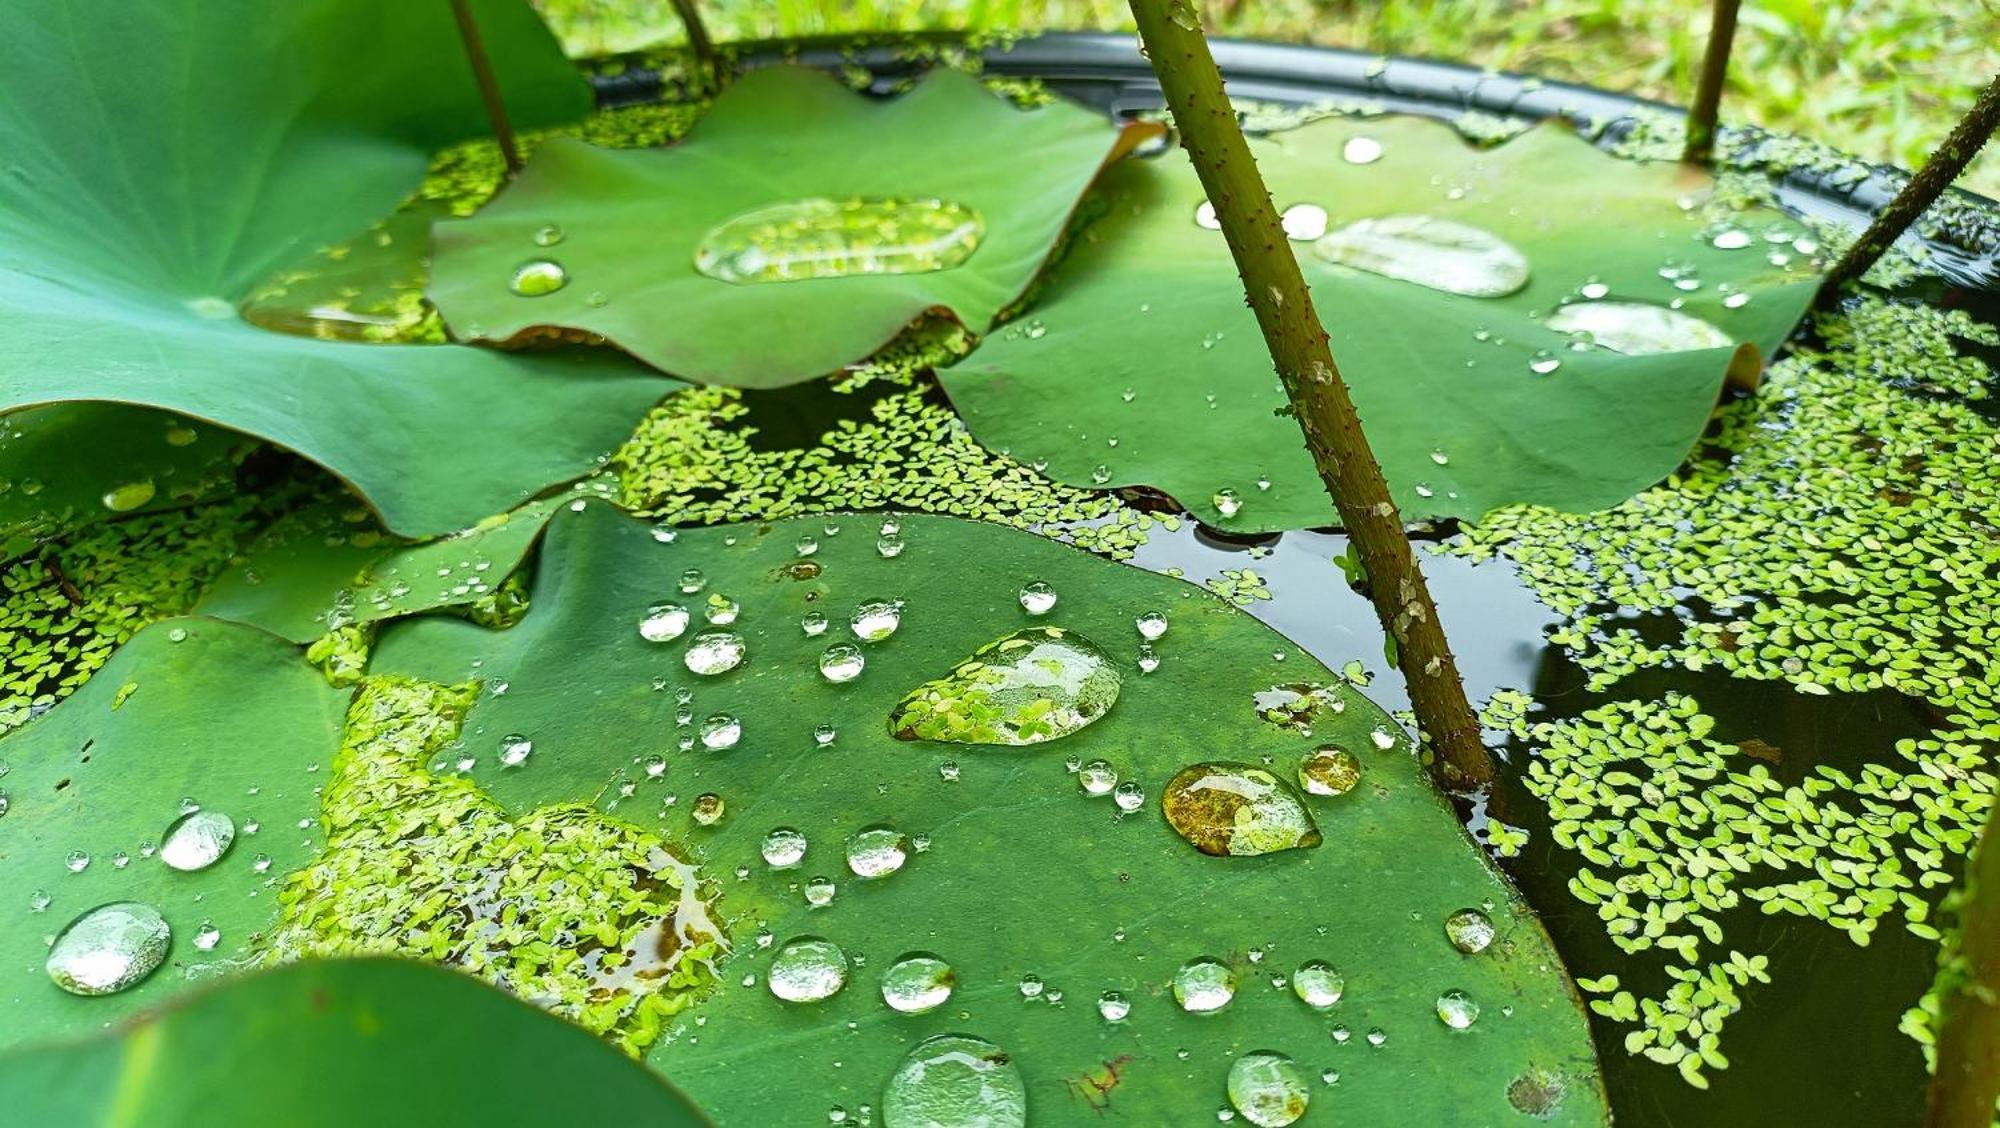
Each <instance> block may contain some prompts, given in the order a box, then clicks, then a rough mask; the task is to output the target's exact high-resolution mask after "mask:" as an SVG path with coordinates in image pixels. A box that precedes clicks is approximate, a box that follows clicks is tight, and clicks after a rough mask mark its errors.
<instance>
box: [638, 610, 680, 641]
mask: <svg viewBox="0 0 2000 1128" xmlns="http://www.w3.org/2000/svg"><path fill="white" fill-rule="evenodd" d="M687 626H688V609H687V608H685V607H682V606H681V605H680V604H678V603H655V604H653V605H652V606H651V607H648V608H646V617H645V618H643V619H641V620H639V637H640V638H643V639H645V640H646V641H647V642H672V641H673V640H675V639H677V638H679V637H681V635H682V633H683V632H685V631H686V630H687Z"/></svg>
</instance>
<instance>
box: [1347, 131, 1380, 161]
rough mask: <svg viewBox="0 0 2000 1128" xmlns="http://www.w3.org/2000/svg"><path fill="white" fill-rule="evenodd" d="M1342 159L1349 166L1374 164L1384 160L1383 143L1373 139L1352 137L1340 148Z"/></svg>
mask: <svg viewBox="0 0 2000 1128" xmlns="http://www.w3.org/2000/svg"><path fill="white" fill-rule="evenodd" d="M1340 157H1341V159H1342V160H1344V161H1346V162H1347V163H1348V164H1374V163H1375V162H1376V161H1379V160H1381V159H1382V143H1381V142H1380V141H1377V140H1375V139H1374V138H1373V137H1350V138H1348V139H1347V144H1345V145H1342V146H1341V147H1340Z"/></svg>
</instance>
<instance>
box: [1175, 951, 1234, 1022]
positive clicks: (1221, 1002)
mask: <svg viewBox="0 0 2000 1128" xmlns="http://www.w3.org/2000/svg"><path fill="white" fill-rule="evenodd" d="M1173 986H1174V1002H1176V1003H1179V1004H1180V1007H1181V1009H1182V1010H1184V1011H1187V1012H1188V1013H1189V1014H1212V1013H1214V1012H1216V1011H1219V1010H1221V1009H1222V1008H1223V1007H1226V1006H1228V1005H1229V1000H1231V999H1234V998H1235V997H1236V973H1235V972H1234V971H1231V970H1230V968H1229V965H1228V964H1225V963H1223V962H1222V961H1221V960H1218V959H1213V958H1211V957H1208V956H1197V957H1195V958H1194V959H1191V960H1189V961H1188V962H1186V963H1184V964H1182V965H1181V966H1180V969H1179V970H1177V971H1175V972H1174V984H1173Z"/></svg>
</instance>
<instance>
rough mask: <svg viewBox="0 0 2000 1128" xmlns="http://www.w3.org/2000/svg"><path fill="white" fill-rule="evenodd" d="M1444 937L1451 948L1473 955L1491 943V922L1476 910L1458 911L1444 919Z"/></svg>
mask: <svg viewBox="0 0 2000 1128" xmlns="http://www.w3.org/2000/svg"><path fill="white" fill-rule="evenodd" d="M1444 935H1445V938H1446V939H1447V940H1450V941H1451V946H1452V947H1454V948H1457V949H1458V950H1459V951H1461V952H1464V953H1465V954H1466V955H1468V956H1469V955H1474V954H1476V953H1479V952H1483V951H1485V950H1486V946H1487V945H1488V944H1491V943H1493V935H1494V929H1493V922H1492V920H1490V919H1488V918H1487V916H1486V914H1485V913H1482V912H1480V911H1479V910H1478V909H1460V910H1458V911H1457V912H1455V913H1453V914H1451V915H1450V916H1448V917H1446V918H1444Z"/></svg>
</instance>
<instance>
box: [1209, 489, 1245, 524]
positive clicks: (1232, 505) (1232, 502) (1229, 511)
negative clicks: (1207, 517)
mask: <svg viewBox="0 0 2000 1128" xmlns="http://www.w3.org/2000/svg"><path fill="white" fill-rule="evenodd" d="M1209 500H1210V501H1212V502H1213V503H1214V504H1215V511H1216V512H1217V513H1220V514H1222V515H1223V516H1224V517H1234V516H1236V515H1237V514H1238V513H1241V512H1242V511H1243V497H1242V495H1241V494H1238V493H1237V492H1236V491H1235V490H1231V489H1220V490H1217V491H1215V496H1214V497H1212V498H1210V499H1209Z"/></svg>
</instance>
